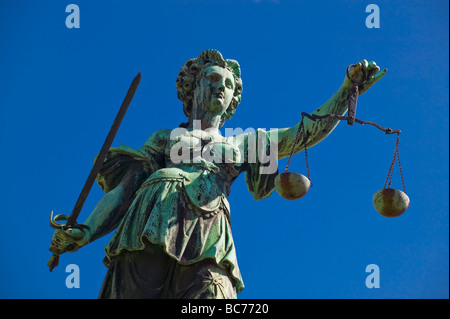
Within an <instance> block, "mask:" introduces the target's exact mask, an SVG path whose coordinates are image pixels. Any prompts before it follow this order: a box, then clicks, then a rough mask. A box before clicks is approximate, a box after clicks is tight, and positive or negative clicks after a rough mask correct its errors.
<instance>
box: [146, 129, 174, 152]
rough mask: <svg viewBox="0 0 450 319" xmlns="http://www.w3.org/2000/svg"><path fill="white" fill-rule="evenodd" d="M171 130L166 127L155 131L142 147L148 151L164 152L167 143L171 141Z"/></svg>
mask: <svg viewBox="0 0 450 319" xmlns="http://www.w3.org/2000/svg"><path fill="white" fill-rule="evenodd" d="M171 132H172V130H171V129H165V128H163V129H159V130H157V131H155V132H154V133H153V134H151V135H150V137H149V138H148V139H147V141H146V142H145V144H144V145H143V147H142V148H143V149H144V150H145V151H147V152H152V153H163V152H164V149H165V148H166V145H168V142H169V141H170V133H171Z"/></svg>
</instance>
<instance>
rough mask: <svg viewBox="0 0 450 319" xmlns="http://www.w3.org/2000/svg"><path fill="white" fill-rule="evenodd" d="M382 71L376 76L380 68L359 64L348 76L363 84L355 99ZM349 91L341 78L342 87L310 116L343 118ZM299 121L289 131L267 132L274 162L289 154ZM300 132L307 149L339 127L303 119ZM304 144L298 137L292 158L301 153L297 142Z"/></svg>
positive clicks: (334, 121)
mask: <svg viewBox="0 0 450 319" xmlns="http://www.w3.org/2000/svg"><path fill="white" fill-rule="evenodd" d="M386 71H387V70H386V69H384V70H383V71H381V72H380V68H379V67H378V66H377V65H376V63H375V62H373V61H372V62H367V61H366V60H362V61H361V62H359V63H358V64H356V66H355V67H354V68H353V69H352V70H351V72H350V73H349V76H350V78H351V79H352V81H357V83H364V84H363V85H360V86H359V95H361V94H363V93H364V92H366V91H367V90H368V89H369V88H370V87H371V86H372V85H373V84H375V83H376V82H377V81H378V80H379V79H381V78H382V77H383V76H384V75H385V74H386ZM351 87H352V82H351V81H350V79H348V77H347V76H346V77H345V80H344V83H343V84H342V85H341V87H340V88H339V89H338V90H337V91H336V93H334V95H333V96H332V97H331V98H330V99H329V100H328V101H326V102H325V103H324V104H323V105H322V106H321V107H319V108H318V109H317V110H315V111H314V112H312V114H314V115H325V114H336V115H344V114H345V113H346V112H347V109H348V101H349V93H350V89H351ZM300 123H301V121H300V122H298V123H297V124H296V125H294V126H293V127H290V128H283V129H275V130H270V131H269V132H268V133H269V135H270V140H271V142H275V143H276V144H277V145H278V159H282V158H285V157H288V156H289V155H290V154H291V151H292V147H293V144H294V140H295V137H296V135H297V131H298V128H299V125H300ZM303 123H304V130H303V132H308V135H309V136H308V140H307V142H306V146H307V147H308V148H310V147H312V146H314V145H316V144H317V143H319V142H321V141H322V140H324V139H325V138H326V137H327V136H328V135H329V134H330V133H331V131H333V130H334V129H335V128H336V126H337V125H338V123H339V120H338V119H336V118H332V117H329V118H327V119H323V120H316V121H313V120H311V119H309V118H307V117H305V118H304V120H303ZM303 140H304V136H303V133H302V135H300V138H299V143H298V144H297V146H296V148H295V151H294V154H296V153H298V152H300V151H302V150H304V148H305V145H304V144H302V143H301V142H302V141H303Z"/></svg>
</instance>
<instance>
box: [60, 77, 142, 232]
mask: <svg viewBox="0 0 450 319" xmlns="http://www.w3.org/2000/svg"><path fill="white" fill-rule="evenodd" d="M140 81H141V73H140V72H139V73H138V75H136V77H135V78H134V79H133V82H131V85H130V88H129V89H128V92H127V95H126V96H125V99H124V100H123V102H122V106H121V107H120V109H119V112H118V113H117V116H116V118H115V120H114V122H113V124H112V126H111V129H110V130H109V133H108V135H107V136H106V140H105V142H104V143H103V146H102V148H101V150H100V153H99V154H98V156H97V159H96V160H95V163H94V166H93V167H92V169H91V172H90V173H89V176H88V178H87V179H86V182H85V184H84V186H83V189H82V190H81V193H80V195H79V196H78V199H77V202H76V203H75V207H74V208H73V210H72V213H71V214H70V216H69V218H68V220H67V223H66V226H67V227H70V226H73V225H75V224H77V218H78V216H79V215H80V212H81V209H82V208H83V205H84V203H85V201H86V198H87V196H88V194H89V192H90V191H91V188H92V185H93V184H94V181H95V178H96V177H97V174H98V173H99V171H100V169H101V167H102V165H103V161H104V160H105V157H106V154H108V151H109V148H110V147H111V144H112V142H113V140H114V137H115V136H116V134H117V131H118V130H119V127H120V124H121V123H122V120H123V118H124V117H125V113H126V112H127V110H128V107H129V106H130V104H131V100H132V99H133V96H134V94H135V93H136V90H137V88H138V86H139V82H140Z"/></svg>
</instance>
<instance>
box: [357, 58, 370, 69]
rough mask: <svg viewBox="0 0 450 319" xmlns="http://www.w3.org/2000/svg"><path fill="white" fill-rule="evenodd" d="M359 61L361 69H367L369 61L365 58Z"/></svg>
mask: <svg viewBox="0 0 450 319" xmlns="http://www.w3.org/2000/svg"><path fill="white" fill-rule="evenodd" d="M359 63H361V68H362V69H363V70H365V69H367V68H368V67H369V62H367V60H366V59H363V60H361V61H359Z"/></svg>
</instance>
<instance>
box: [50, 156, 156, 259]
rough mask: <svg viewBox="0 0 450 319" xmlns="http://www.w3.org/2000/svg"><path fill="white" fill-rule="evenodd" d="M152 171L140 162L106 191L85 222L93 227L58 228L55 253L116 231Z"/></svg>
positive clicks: (82, 244) (54, 247)
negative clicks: (87, 228) (146, 170)
mask: <svg viewBox="0 0 450 319" xmlns="http://www.w3.org/2000/svg"><path fill="white" fill-rule="evenodd" d="M147 176H148V174H147V173H146V172H145V171H144V169H143V168H142V166H141V165H140V164H135V165H133V166H131V167H130V168H129V169H128V171H127V172H126V173H125V175H124V177H123V178H122V181H121V182H120V184H119V185H117V186H116V187H115V188H114V189H112V190H111V191H109V192H107V193H106V194H105V195H103V197H102V199H101V200H100V201H99V202H98V204H97V205H96V206H95V208H94V209H93V211H92V212H91V214H90V215H89V217H88V218H87V219H86V221H85V222H84V223H83V224H84V225H86V226H89V228H90V229H89V230H80V229H77V228H69V229H67V230H62V229H57V230H55V232H54V234H53V238H52V241H51V244H50V251H51V252H53V253H55V254H58V255H60V254H62V253H64V252H74V251H77V250H78V249H80V248H81V247H83V246H85V245H87V244H88V243H90V242H92V241H94V240H96V239H98V238H100V237H102V236H105V235H107V234H109V233H110V232H111V231H113V230H114V229H115V228H116V227H117V226H118V225H119V223H120V221H121V220H122V218H123V216H124V215H125V214H126V212H127V210H128V208H129V206H130V205H131V202H132V201H133V198H134V194H135V193H136V191H137V190H138V189H139V187H140V186H141V184H142V183H143V182H144V180H145V179H146V178H147Z"/></svg>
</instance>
